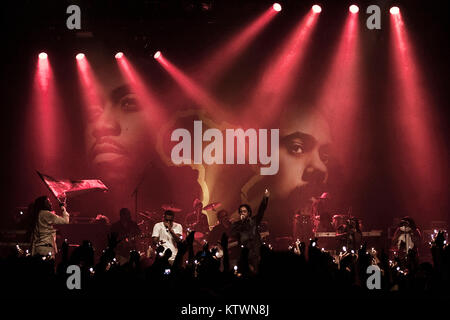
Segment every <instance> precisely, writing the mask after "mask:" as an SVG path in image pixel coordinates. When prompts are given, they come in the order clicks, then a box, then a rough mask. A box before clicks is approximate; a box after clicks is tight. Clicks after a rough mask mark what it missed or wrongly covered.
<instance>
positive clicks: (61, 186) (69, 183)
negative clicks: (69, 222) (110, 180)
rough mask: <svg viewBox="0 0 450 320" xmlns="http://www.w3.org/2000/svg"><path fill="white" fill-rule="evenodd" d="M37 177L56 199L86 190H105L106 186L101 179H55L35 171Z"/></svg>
mask: <svg viewBox="0 0 450 320" xmlns="http://www.w3.org/2000/svg"><path fill="white" fill-rule="evenodd" d="M37 174H38V175H39V177H41V179H42V181H44V183H45V185H46V186H47V187H48V188H49V189H50V191H51V192H52V193H53V195H54V196H55V197H56V198H57V199H62V198H65V197H66V196H67V195H69V194H70V195H75V194H77V195H78V194H81V193H85V192H88V191H94V190H100V191H107V190H108V188H107V187H106V186H105V185H104V184H103V182H102V181H101V180H98V179H92V180H69V179H55V178H52V177H50V176H48V175H45V174H42V173H40V172H39V171H37Z"/></svg>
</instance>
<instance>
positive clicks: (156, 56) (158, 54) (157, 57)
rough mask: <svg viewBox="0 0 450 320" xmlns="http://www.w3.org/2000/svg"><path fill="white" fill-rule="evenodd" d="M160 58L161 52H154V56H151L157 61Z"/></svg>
mask: <svg viewBox="0 0 450 320" xmlns="http://www.w3.org/2000/svg"><path fill="white" fill-rule="evenodd" d="M160 57H161V51H156V53H155V55H154V56H153V58H155V59H159V58H160Z"/></svg>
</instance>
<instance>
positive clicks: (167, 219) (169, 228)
mask: <svg viewBox="0 0 450 320" xmlns="http://www.w3.org/2000/svg"><path fill="white" fill-rule="evenodd" d="M174 215H175V213H174V212H173V211H171V210H166V211H165V212H164V220H163V221H161V222H158V223H156V224H155V226H154V227H153V233H152V238H153V243H154V244H155V245H157V244H158V242H161V245H162V246H163V247H164V252H165V251H166V250H167V249H170V251H172V256H171V257H170V258H169V262H171V263H173V261H174V260H175V256H176V255H177V252H178V249H177V245H178V243H179V242H180V241H181V238H182V234H183V227H182V226H181V224H179V223H176V222H174V221H173V218H174Z"/></svg>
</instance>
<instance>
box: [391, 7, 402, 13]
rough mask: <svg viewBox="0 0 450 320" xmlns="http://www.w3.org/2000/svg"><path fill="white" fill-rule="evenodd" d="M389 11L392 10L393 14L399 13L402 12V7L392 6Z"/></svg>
mask: <svg viewBox="0 0 450 320" xmlns="http://www.w3.org/2000/svg"><path fill="white" fill-rule="evenodd" d="M389 12H390V13H391V14H399V13H400V9H399V7H392V8H391V9H390V10H389Z"/></svg>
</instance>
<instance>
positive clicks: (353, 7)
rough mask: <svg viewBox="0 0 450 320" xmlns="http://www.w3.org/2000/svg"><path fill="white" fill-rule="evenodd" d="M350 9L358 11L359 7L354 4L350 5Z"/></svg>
mask: <svg viewBox="0 0 450 320" xmlns="http://www.w3.org/2000/svg"><path fill="white" fill-rule="evenodd" d="M349 10H350V12H351V13H358V11H359V8H358V6H357V5H355V4H352V5H351V6H350V8H349Z"/></svg>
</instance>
